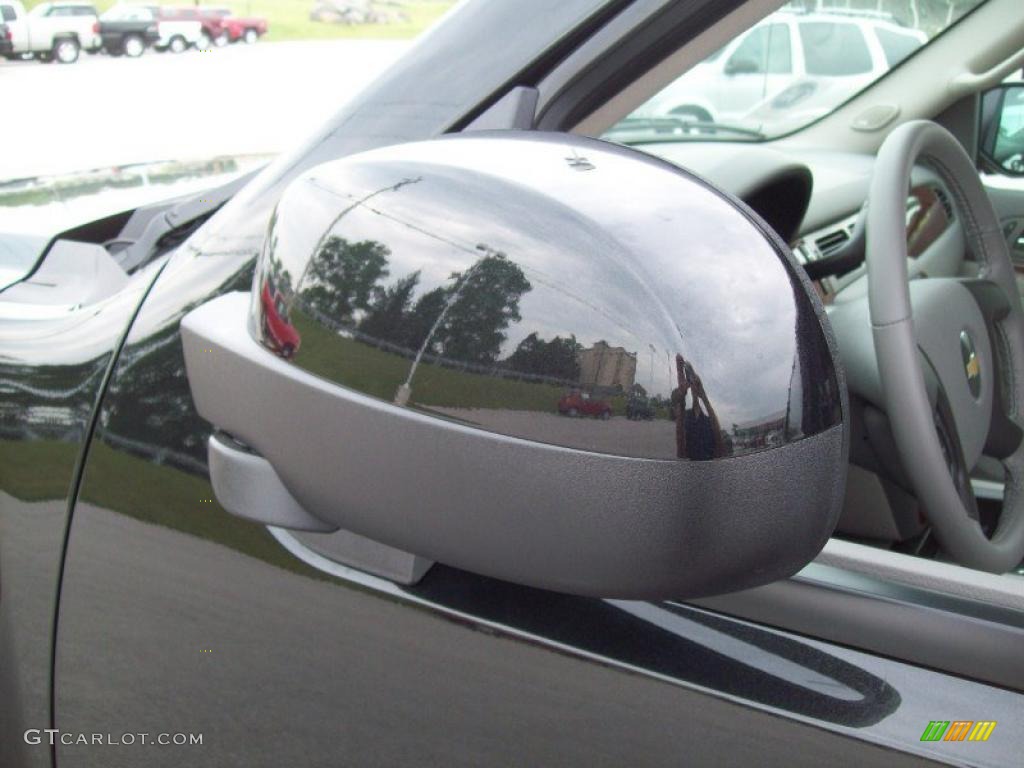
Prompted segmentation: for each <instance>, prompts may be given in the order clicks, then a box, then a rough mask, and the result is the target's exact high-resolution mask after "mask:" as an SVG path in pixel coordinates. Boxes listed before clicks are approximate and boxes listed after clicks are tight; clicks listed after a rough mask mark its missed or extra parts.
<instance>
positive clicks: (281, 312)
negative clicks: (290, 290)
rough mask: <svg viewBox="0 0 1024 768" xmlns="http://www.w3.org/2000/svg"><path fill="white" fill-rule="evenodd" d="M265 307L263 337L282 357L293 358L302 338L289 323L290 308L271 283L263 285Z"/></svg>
mask: <svg viewBox="0 0 1024 768" xmlns="http://www.w3.org/2000/svg"><path fill="white" fill-rule="evenodd" d="M260 303H261V304H262V305H263V337H264V339H265V340H266V342H267V343H268V344H270V346H271V348H272V349H273V350H274V351H275V352H277V353H278V354H280V355H281V357H292V356H294V355H295V352H296V350H297V349H298V348H299V344H300V342H301V341H302V338H301V337H300V336H299V332H298V331H296V330H295V326H293V325H292V324H291V323H289V322H288V319H287V318H288V308H287V307H286V306H285V303H284V299H283V298H281V294H280V293H278V291H276V290H274V291H271V289H270V283H269V282H265V283H263V291H262V292H261V293H260Z"/></svg>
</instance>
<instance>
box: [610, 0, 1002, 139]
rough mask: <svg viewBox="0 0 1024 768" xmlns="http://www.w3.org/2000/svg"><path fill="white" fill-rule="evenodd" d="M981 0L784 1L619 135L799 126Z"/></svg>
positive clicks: (717, 135) (700, 134) (712, 134)
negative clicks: (916, 1)
mask: <svg viewBox="0 0 1024 768" xmlns="http://www.w3.org/2000/svg"><path fill="white" fill-rule="evenodd" d="M983 1H984V0H933V2H927V3H925V2H920V3H915V2H907V0H860V1H858V0H845V1H842V2H841V1H840V0H832V1H829V0H804V2H794V3H789V4H787V5H785V6H784V7H783V8H781V9H780V10H778V11H776V12H775V13H773V14H771V15H770V16H768V17H767V18H765V19H764V20H762V21H761V22H759V23H758V24H756V25H755V26H754V27H752V28H751V29H749V30H747V31H746V32H744V33H742V34H740V35H738V36H736V37H735V38H734V39H733V40H731V41H730V42H729V43H728V44H727V45H725V46H724V47H722V48H720V49H719V50H717V51H715V53H713V54H712V55H711V56H709V57H708V58H706V59H704V60H703V61H702V62H700V63H699V64H698V65H697V66H695V67H694V68H693V69H691V70H689V71H688V72H686V73H685V74H683V75H682V76H681V77H679V78H678V79H676V80H675V81H674V82H672V83H671V84H670V85H668V86H667V87H666V88H664V89H663V90H662V91H661V92H659V93H658V94H657V95H656V96H655V97H654V98H652V99H650V100H649V101H647V102H646V103H645V104H643V105H642V106H641V107H640V108H638V109H637V110H635V111H634V112H633V113H631V114H630V115H629V116H628V117H627V118H626V119H625V120H623V121H621V122H620V123H618V124H617V125H616V126H615V127H614V128H613V129H612V130H611V131H609V132H608V133H607V134H606V137H607V138H609V139H612V140H615V141H620V142H623V143H645V142H650V141H659V140H664V141H680V140H685V139H701V140H707V139H714V140H724V141H741V140H747V141H750V140H755V141H756V140H763V139H772V138H775V137H778V136H782V135H783V134H786V133H791V132H793V131H796V130H799V129H800V128H803V127H804V126H806V125H809V124H810V123H812V122H814V121H815V120H817V119H819V118H821V117H824V116H825V115H827V114H829V113H831V112H833V111H835V110H836V109H838V108H839V107H840V106H841V105H842V104H844V103H845V102H847V101H849V100H850V99H851V98H852V97H854V96H855V95H856V94H858V93H859V92H860V91H862V90H864V89H865V88H867V87H868V86H870V85H871V84H872V83H874V82H875V81H877V80H878V79H879V78H881V77H883V76H884V75H885V74H886V73H887V72H888V71H889V70H891V69H893V68H894V67H897V66H899V65H900V64H901V63H902V62H903V61H904V60H906V59H907V58H909V57H910V56H913V55H914V54H915V53H917V52H918V51H919V50H920V49H921V48H923V47H925V46H927V45H928V43H929V41H931V40H933V39H935V38H936V37H937V36H938V35H940V34H942V33H943V32H944V31H945V30H947V29H949V27H951V26H952V25H954V24H956V23H957V21H959V20H960V19H961V18H963V16H964V15H966V14H967V13H969V12H970V11H972V10H974V8H976V7H977V6H979V5H981V3H982V2H983Z"/></svg>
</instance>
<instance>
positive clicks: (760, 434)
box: [732, 411, 786, 450]
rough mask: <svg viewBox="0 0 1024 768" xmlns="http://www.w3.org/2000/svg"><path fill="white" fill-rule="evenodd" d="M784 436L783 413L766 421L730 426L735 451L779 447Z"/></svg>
mask: <svg viewBox="0 0 1024 768" xmlns="http://www.w3.org/2000/svg"><path fill="white" fill-rule="evenodd" d="M785 435H786V412H785V411H780V412H779V413H774V414H772V415H771V416H769V417H768V418H766V419H758V420H757V421H747V422H744V423H742V424H733V425H732V440H733V446H734V447H735V448H737V449H739V448H744V449H748V450H749V449H751V448H771V447H773V446H776V445H781V444H782V442H783V439H784V437H785Z"/></svg>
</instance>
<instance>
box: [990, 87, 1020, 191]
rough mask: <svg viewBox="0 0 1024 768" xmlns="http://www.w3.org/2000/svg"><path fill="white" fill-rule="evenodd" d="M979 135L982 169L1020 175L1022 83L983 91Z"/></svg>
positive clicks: (1008, 174) (1007, 174)
mask: <svg viewBox="0 0 1024 768" xmlns="http://www.w3.org/2000/svg"><path fill="white" fill-rule="evenodd" d="M980 135H981V142H980V146H981V160H982V164H983V166H985V167H986V170H990V171H994V172H996V173H1001V174H1004V175H1006V176H1024V84H1021V83H1012V84H1003V85H999V86H996V87H995V88H993V89H991V90H990V91H987V92H986V93H985V94H984V96H983V97H982V101H981V131H980Z"/></svg>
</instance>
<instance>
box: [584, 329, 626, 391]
mask: <svg viewBox="0 0 1024 768" xmlns="http://www.w3.org/2000/svg"><path fill="white" fill-rule="evenodd" d="M579 361H580V384H581V385H583V386H588V387H606V388H608V389H618V390H620V391H623V392H625V391H627V390H628V389H629V388H630V387H632V386H633V383H634V382H635V381H636V352H627V351H626V350H625V349H623V348H622V347H612V346H609V345H608V344H607V343H605V342H603V341H599V342H597V344H595V345H594V346H592V347H590V348H589V349H584V350H581V351H580V353H579Z"/></svg>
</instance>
